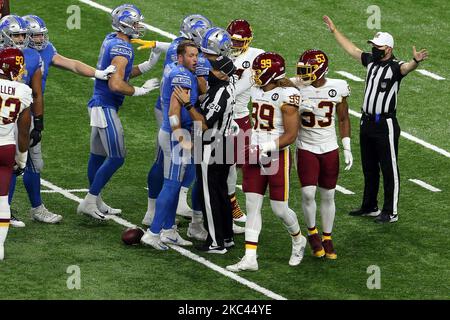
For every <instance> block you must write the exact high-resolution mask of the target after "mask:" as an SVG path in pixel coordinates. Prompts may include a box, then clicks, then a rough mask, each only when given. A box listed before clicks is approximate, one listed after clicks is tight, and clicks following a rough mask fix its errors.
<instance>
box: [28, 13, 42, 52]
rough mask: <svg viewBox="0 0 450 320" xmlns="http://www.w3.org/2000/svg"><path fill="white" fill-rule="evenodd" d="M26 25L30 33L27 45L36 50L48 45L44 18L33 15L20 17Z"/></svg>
mask: <svg viewBox="0 0 450 320" xmlns="http://www.w3.org/2000/svg"><path fill="white" fill-rule="evenodd" d="M22 19H23V20H25V22H26V23H27V25H28V32H29V34H30V42H29V44H28V46H29V47H30V48H33V49H36V50H43V49H45V48H46V47H47V45H48V29H47V27H46V25H45V22H44V20H42V19H41V18H39V17H38V16H35V15H31V14H30V15H27V16H23V17H22Z"/></svg>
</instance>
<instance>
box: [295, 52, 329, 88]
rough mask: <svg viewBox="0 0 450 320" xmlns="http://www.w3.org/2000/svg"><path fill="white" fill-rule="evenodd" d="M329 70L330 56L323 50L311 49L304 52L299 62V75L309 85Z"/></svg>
mask: <svg viewBox="0 0 450 320" xmlns="http://www.w3.org/2000/svg"><path fill="white" fill-rule="evenodd" d="M327 72H328V57H327V55H326V54H325V52H323V51H322V50H316V49H310V50H306V51H305V52H303V53H302V55H301V56H300V58H299V59H298V63H297V77H298V78H299V80H300V81H301V82H302V83H303V84H305V85H309V84H311V83H313V82H314V81H316V80H319V79H320V78H322V77H323V76H324V75H325V74H327Z"/></svg>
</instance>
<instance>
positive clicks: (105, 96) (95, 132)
mask: <svg viewBox="0 0 450 320" xmlns="http://www.w3.org/2000/svg"><path fill="white" fill-rule="evenodd" d="M111 16H112V28H113V29H114V30H115V32H112V33H110V34H108V35H107V36H106V37H105V40H104V41H103V44H102V47H101V49H100V55H99V58H98V63H97V69H103V68H106V67H107V66H109V65H114V66H115V67H116V69H117V71H116V73H114V74H113V75H112V76H111V77H110V78H109V80H108V81H106V80H98V79H96V80H95V85H94V94H93V96H92V98H91V100H90V101H89V103H88V107H89V115H90V118H91V127H92V130H91V143H90V144H91V153H90V158H89V162H88V179H89V184H90V188H89V192H88V194H87V195H86V197H85V198H84V200H83V201H82V202H81V203H80V205H79V206H78V208H77V212H78V213H84V214H87V215H90V216H92V217H93V218H95V219H99V220H104V219H105V218H106V217H105V213H109V212H105V211H102V208H100V207H99V206H101V204H102V202H100V197H99V195H100V192H101V191H102V189H103V187H104V186H105V185H106V183H108V181H109V180H110V179H111V177H112V175H113V174H114V173H115V172H116V171H117V170H118V169H119V168H120V167H121V166H122V164H123V163H124V159H125V153H126V151H125V146H124V134H123V128H122V124H121V122H120V119H119V116H118V109H119V107H120V106H121V105H122V103H123V100H124V98H125V95H127V96H141V95H145V94H147V93H149V92H150V91H151V90H153V89H156V88H157V87H158V82H157V80H156V79H150V80H147V81H146V82H145V84H144V85H143V86H142V87H133V86H131V85H130V84H128V80H129V79H130V78H132V77H136V76H139V75H141V74H143V73H145V72H147V71H149V70H150V68H151V66H150V62H149V61H145V62H143V63H141V64H139V65H135V66H133V61H134V52H133V47H132V46H131V44H130V40H131V39H135V38H139V37H142V35H143V31H144V26H143V25H142V23H141V22H142V21H143V20H144V17H143V16H142V15H141V11H140V10H139V9H138V8H137V7H136V6H134V5H131V4H123V5H120V6H118V7H116V8H115V9H114V10H113V11H112V12H111Z"/></svg>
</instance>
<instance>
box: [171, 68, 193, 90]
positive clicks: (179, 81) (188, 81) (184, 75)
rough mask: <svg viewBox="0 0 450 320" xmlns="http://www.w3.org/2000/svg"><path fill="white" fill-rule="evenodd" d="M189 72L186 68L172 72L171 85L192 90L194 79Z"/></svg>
mask: <svg viewBox="0 0 450 320" xmlns="http://www.w3.org/2000/svg"><path fill="white" fill-rule="evenodd" d="M188 72H189V71H188V70H187V69H186V68H185V67H183V66H177V67H176V68H175V69H173V70H172V74H171V75H172V81H171V84H172V85H173V86H183V87H189V88H190V87H191V86H192V78H191V76H190V75H189V73H188Z"/></svg>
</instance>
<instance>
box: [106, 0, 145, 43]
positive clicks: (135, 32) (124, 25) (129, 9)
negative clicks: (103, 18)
mask: <svg viewBox="0 0 450 320" xmlns="http://www.w3.org/2000/svg"><path fill="white" fill-rule="evenodd" d="M111 17H112V28H113V29H114V30H116V31H120V32H122V33H124V34H126V35H127V36H128V37H130V38H132V39H138V38H142V37H143V35H144V30H145V28H144V25H143V24H142V23H141V22H142V21H143V20H144V16H143V15H142V14H141V11H140V10H139V9H138V8H137V7H136V6H135V5H132V4H122V5H120V6H118V7H117V8H115V9H114V10H113V11H112V12H111Z"/></svg>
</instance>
